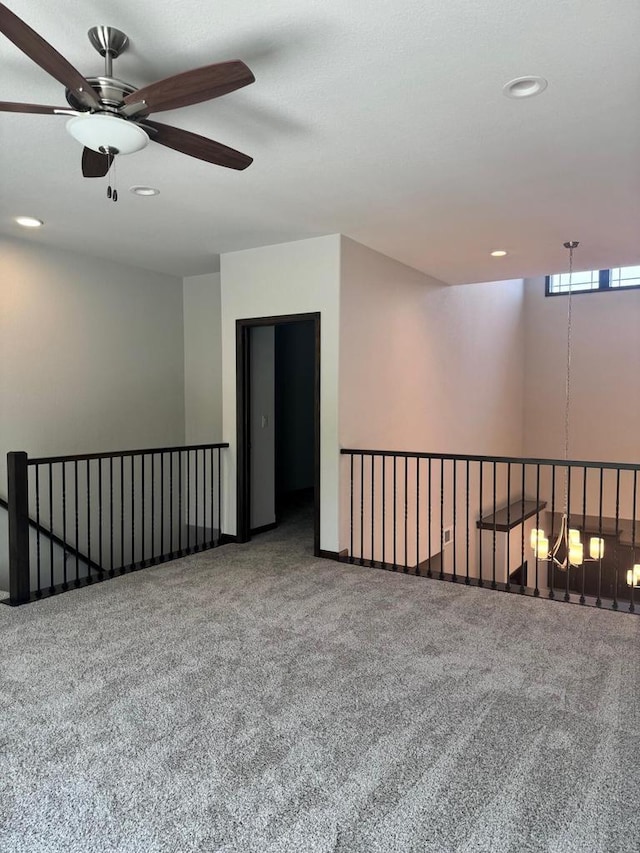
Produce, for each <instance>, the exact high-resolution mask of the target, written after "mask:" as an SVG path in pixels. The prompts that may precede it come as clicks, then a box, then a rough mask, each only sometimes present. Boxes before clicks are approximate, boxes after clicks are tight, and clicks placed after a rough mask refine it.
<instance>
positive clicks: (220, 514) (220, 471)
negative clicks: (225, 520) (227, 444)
mask: <svg viewBox="0 0 640 853" xmlns="http://www.w3.org/2000/svg"><path fill="white" fill-rule="evenodd" d="M220 454H221V451H220V448H218V542H219V541H220V538H221V536H222V467H221V466H222V456H221V455H220Z"/></svg>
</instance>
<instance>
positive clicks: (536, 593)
mask: <svg viewBox="0 0 640 853" xmlns="http://www.w3.org/2000/svg"><path fill="white" fill-rule="evenodd" d="M536 530H540V463H539V462H538V463H537V464H536ZM535 561H536V586H535V589H534V590H533V594H534V596H535V597H536V598H537V597H538V596H539V595H540V587H539V584H538V571H539V568H538V561H539V557H538V548H537V545H536V549H535Z"/></svg>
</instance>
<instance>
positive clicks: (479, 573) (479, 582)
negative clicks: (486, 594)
mask: <svg viewBox="0 0 640 853" xmlns="http://www.w3.org/2000/svg"><path fill="white" fill-rule="evenodd" d="M482 473H483V462H482V460H480V485H479V487H478V488H479V490H480V520H479V522H478V526H479V528H480V554H479V560H478V586H484V581H483V580H482V532H483V527H482V503H483V499H484V495H483V491H484V489H483V484H482Z"/></svg>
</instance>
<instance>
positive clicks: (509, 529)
mask: <svg viewBox="0 0 640 853" xmlns="http://www.w3.org/2000/svg"><path fill="white" fill-rule="evenodd" d="M494 589H495V587H494ZM505 589H506V591H507V592H509V590H510V589H511V462H507V578H506V584H505Z"/></svg>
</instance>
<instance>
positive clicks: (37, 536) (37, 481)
mask: <svg viewBox="0 0 640 853" xmlns="http://www.w3.org/2000/svg"><path fill="white" fill-rule="evenodd" d="M35 468H36V524H37V526H38V528H37V534H36V597H37V598H40V596H41V595H42V588H41V581H40V466H39V465H36V466H35Z"/></svg>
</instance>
